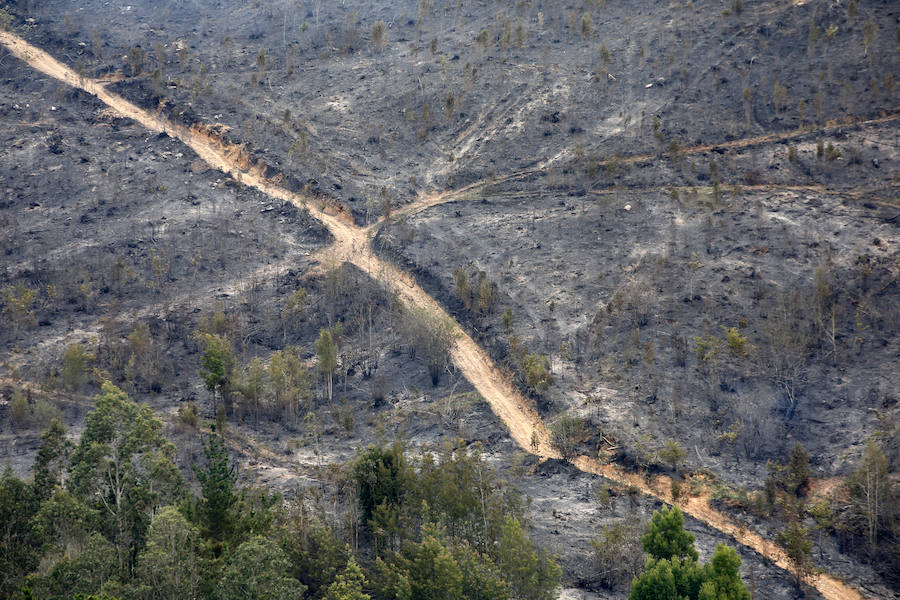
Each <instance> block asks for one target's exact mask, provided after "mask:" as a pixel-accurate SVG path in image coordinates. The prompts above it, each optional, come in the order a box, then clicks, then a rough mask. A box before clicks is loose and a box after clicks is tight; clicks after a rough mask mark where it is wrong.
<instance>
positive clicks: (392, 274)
mask: <svg viewBox="0 0 900 600" xmlns="http://www.w3.org/2000/svg"><path fill="white" fill-rule="evenodd" d="M0 43H2V44H3V45H4V46H6V47H7V48H8V49H9V50H10V52H12V53H13V54H14V55H15V56H16V57H18V58H20V59H21V60H23V61H24V62H27V63H28V64H29V65H31V66H32V67H34V68H35V69H37V70H39V71H41V72H43V73H46V74H47V75H50V76H51V77H55V78H56V79H59V80H61V81H64V82H66V83H68V84H69V85H72V86H73V87H77V88H79V89H82V90H84V91H86V92H88V93H90V94H93V95H94V96H96V97H97V98H98V99H100V100H101V101H103V102H104V103H106V104H107V105H108V106H109V107H110V108H112V109H114V110H116V111H117V112H119V113H120V114H121V115H122V116H125V117H128V118H131V119H134V120H135V121H137V122H139V123H141V124H142V125H144V126H145V127H147V128H148V129H151V130H153V131H164V132H166V133H167V134H168V135H170V136H172V137H175V138H177V139H179V140H181V141H182V142H183V143H185V144H186V145H187V146H189V147H190V148H192V149H193V150H194V151H195V152H196V153H197V154H198V155H199V156H200V157H201V158H202V159H203V160H204V161H205V162H206V163H207V164H209V165H210V166H211V167H214V168H216V169H218V170H221V171H222V172H224V173H226V174H229V175H231V176H232V177H234V178H235V179H236V180H238V181H240V182H242V183H243V184H245V185H250V186H253V187H255V188H257V189H259V190H260V191H262V192H263V193H265V194H267V195H269V196H271V197H273V198H278V199H280V200H283V201H285V202H290V203H291V204H294V205H296V206H297V207H300V208H304V209H306V210H308V211H309V213H310V214H311V215H312V216H314V217H315V218H317V219H319V220H320V221H321V222H322V223H323V224H324V225H325V226H326V227H328V229H329V230H330V231H331V233H332V235H333V236H334V238H335V245H334V254H333V257H334V259H335V260H336V261H348V262H351V263H353V264H354V265H356V266H358V267H359V268H360V269H361V270H363V271H365V272H366V273H368V274H369V275H370V276H372V277H374V278H376V279H377V280H379V281H381V282H382V283H383V284H385V285H386V286H387V287H388V288H390V289H391V290H392V291H393V292H395V293H396V294H397V295H398V296H399V297H400V299H401V300H403V301H404V302H405V303H408V304H410V305H414V306H417V307H419V308H424V309H426V310H428V311H429V312H431V313H432V314H433V315H435V316H437V317H440V318H446V319H449V316H448V315H447V314H446V313H445V312H444V310H443V309H442V308H441V307H440V306H439V305H438V304H437V302H436V301H435V300H434V299H433V298H431V296H429V295H428V294H427V293H426V292H425V291H424V290H423V289H422V288H421V287H419V286H418V284H416V282H415V280H413V278H412V277H411V276H410V275H408V274H407V273H404V272H402V271H400V270H399V269H397V268H396V267H394V266H393V265H391V264H389V263H387V262H385V261H383V260H381V259H380V258H379V257H378V256H376V255H375V253H374V252H373V251H372V249H371V247H370V245H369V243H368V236H367V231H366V230H365V229H362V228H360V227H356V226H355V225H352V224H349V223H347V222H345V221H344V220H342V219H340V218H338V217H336V216H333V215H330V214H328V213H326V212H325V211H324V210H323V209H322V208H321V207H319V206H317V203H316V201H315V200H313V199H311V198H307V197H304V196H302V195H301V194H296V193H294V192H291V191H289V190H286V189H284V188H282V187H280V186H278V185H277V184H275V183H272V182H271V181H269V180H268V179H266V178H265V176H264V174H263V171H264V169H259V168H254V167H253V166H252V165H248V164H247V162H246V160H243V157H244V156H245V155H244V153H243V152H242V150H243V149H242V148H239V147H235V146H228V145H225V144H223V143H222V142H221V141H219V140H216V139H215V138H213V137H212V136H210V135H209V134H208V133H207V132H206V131H205V130H203V129H201V128H199V127H192V128H190V129H189V128H186V127H181V126H176V125H173V124H171V123H168V122H167V121H166V120H165V119H163V118H162V117H160V116H159V115H154V114H151V113H150V112H148V111H145V110H143V109H141V108H139V107H137V106H135V105H134V104H132V103H131V102H128V101H127V100H125V99H124V98H121V97H120V96H117V95H115V94H112V93H109V92H107V91H106V90H105V89H104V88H103V87H102V86H101V85H99V84H98V83H97V82H95V81H93V80H90V79H85V78H82V77H80V76H78V74H77V73H75V72H74V71H72V70H71V69H69V68H68V67H66V66H65V65H63V64H61V63H60V62H58V61H57V60H56V59H54V58H53V57H51V56H50V55H49V54H47V53H46V52H43V51H42V50H39V49H37V48H34V47H33V46H31V45H30V44H28V43H27V42H25V41H24V40H22V39H21V38H19V37H17V36H15V35H13V34H10V33H8V32H0ZM503 179H504V178H497V179H495V180H494V181H500V180H503ZM506 179H508V177H507V178H506ZM469 187H472V186H469ZM451 322H453V327H454V330H455V332H456V334H457V342H456V345H455V347H454V349H453V351H452V356H453V359H454V362H455V363H456V365H457V367H458V368H459V370H460V371H461V372H462V374H463V375H464V376H465V377H466V379H468V380H469V382H470V383H471V384H472V385H473V386H474V387H475V389H476V390H478V392H479V394H481V396H482V397H483V398H484V400H485V401H486V402H487V403H488V404H489V405H490V406H491V409H492V410H493V411H494V413H495V414H497V416H498V417H500V419H501V420H502V421H503V423H504V424H505V425H506V427H507V429H508V430H509V433H510V436H511V437H512V438H513V439H514V440H515V441H516V443H517V444H519V445H520V446H521V447H522V448H523V449H525V450H526V451H527V452H530V453H532V454H535V455H538V456H541V457H545V458H551V457H552V458H559V453H558V452H557V451H556V449H555V448H553V446H552V444H551V443H550V436H549V433H548V430H547V428H546V426H545V425H544V423H543V421H542V420H541V418H540V416H539V415H538V414H537V412H536V411H535V410H534V408H533V407H532V405H531V403H530V402H529V401H528V400H526V399H525V398H524V397H523V396H522V395H521V394H520V393H519V392H518V390H517V389H516V387H515V385H514V384H513V383H512V381H511V380H510V378H509V377H508V376H506V375H505V374H504V373H502V372H501V371H500V370H499V369H498V368H497V367H496V365H494V363H493V361H492V360H491V359H490V357H489V356H488V355H487V353H485V351H484V350H483V349H481V348H480V347H479V346H478V344H476V343H475V341H474V340H472V338H471V337H469V336H468V335H467V334H466V333H465V332H464V331H463V330H462V328H461V327H460V326H459V325H458V324H457V323H456V322H455V321H451ZM571 462H572V464H573V465H575V466H576V467H577V468H578V469H580V470H582V471H585V472H588V473H596V474H599V475H602V476H604V477H607V478H609V479H612V480H614V481H618V482H622V483H625V484H627V485H634V486H636V487H637V488H638V489H640V490H641V491H642V492H644V493H646V494H648V495H651V496H654V497H656V498H659V499H661V500H663V501H665V502H669V503H671V498H670V497H669V495H668V491H667V490H668V483H667V480H666V478H658V479H656V480H655V481H654V482H653V484H648V483H646V482H645V481H644V480H643V479H642V478H641V477H639V476H638V475H636V474H634V473H628V472H626V471H624V470H623V469H621V468H619V467H615V466H613V465H608V464H601V463H600V462H598V461H596V460H594V459H591V458H589V457H586V456H579V457H577V458H574V459H572V460H571ZM678 504H679V505H680V506H681V507H682V508H683V509H684V511H685V512H686V513H687V514H689V515H691V516H693V517H694V518H696V519H698V520H700V521H703V522H705V523H707V524H709V525H710V526H712V527H714V528H715V529H718V530H719V531H721V532H723V533H725V534H726V535H729V536H731V537H733V538H734V539H735V540H736V541H738V542H739V543H741V544H743V545H745V546H747V547H749V548H752V549H753V550H755V551H757V552H759V553H761V554H763V555H765V556H769V557H770V558H773V559H774V560H775V561H776V564H778V565H779V566H780V567H782V568H786V567H787V566H788V562H787V558H786V557H785V556H784V554H783V552H781V551H780V550H779V549H778V548H776V547H775V546H774V544H772V543H771V542H768V541H767V540H765V539H763V538H762V537H761V536H759V535H757V534H755V533H752V532H748V531H745V530H744V529H742V528H741V527H740V526H738V525H736V524H735V523H733V522H732V521H731V520H730V519H729V518H728V517H726V516H725V515H724V514H722V513H719V512H717V511H715V510H714V509H712V508H711V507H710V506H709V504H708V501H707V499H706V498H703V497H694V498H689V499H687V500H685V501H681V502H679V503H678ZM808 583H809V584H810V585H812V586H814V587H815V588H816V589H818V590H819V592H821V593H822V594H823V595H824V596H825V597H826V598H828V599H829V600H860V599H861V598H862V595H861V594H860V593H859V592H857V591H856V590H854V589H853V588H851V587H850V586H848V585H846V584H844V583H842V582H840V581H838V580H837V579H835V578H833V577H831V576H829V575H824V574H823V575H820V576H817V577H815V578H812V579H810V580H809V582H808Z"/></svg>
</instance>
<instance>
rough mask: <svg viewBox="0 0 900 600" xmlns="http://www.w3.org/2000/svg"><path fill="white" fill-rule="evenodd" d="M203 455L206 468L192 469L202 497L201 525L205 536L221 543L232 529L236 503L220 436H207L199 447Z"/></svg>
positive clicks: (231, 471)
mask: <svg viewBox="0 0 900 600" xmlns="http://www.w3.org/2000/svg"><path fill="white" fill-rule="evenodd" d="M203 453H204V454H205V455H206V466H205V467H204V468H202V469H200V468H198V467H197V466H196V465H195V466H194V473H195V474H196V475H197V479H198V480H199V481H200V489H201V495H202V500H201V501H200V513H201V522H202V523H203V527H204V534H205V536H206V537H208V538H211V539H212V540H214V541H216V542H223V541H225V540H226V539H227V538H228V537H229V536H230V535H231V533H232V532H233V529H234V523H235V515H234V509H235V504H236V503H237V500H238V497H237V495H235V493H234V483H235V481H236V480H237V474H236V473H235V472H234V467H232V466H231V465H229V463H228V448H227V446H226V445H225V439H224V438H223V437H222V436H221V435H217V434H215V433H213V434H211V435H210V436H209V437H208V438H207V440H206V443H205V444H204V445H203Z"/></svg>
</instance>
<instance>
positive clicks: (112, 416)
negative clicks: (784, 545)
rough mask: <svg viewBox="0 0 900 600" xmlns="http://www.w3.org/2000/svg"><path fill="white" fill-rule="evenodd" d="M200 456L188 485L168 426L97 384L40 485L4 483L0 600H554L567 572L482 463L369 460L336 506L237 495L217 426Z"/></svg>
mask: <svg viewBox="0 0 900 600" xmlns="http://www.w3.org/2000/svg"><path fill="white" fill-rule="evenodd" d="M203 448H204V455H205V460H204V461H203V464H195V465H193V466H192V469H193V472H194V474H195V476H196V477H195V479H196V483H195V484H194V485H193V486H192V485H191V484H189V483H188V481H186V479H185V477H184V476H183V474H182V473H181V471H180V470H179V469H178V467H177V466H176V460H175V457H176V450H175V447H174V446H173V445H172V444H171V442H169V441H168V440H167V439H166V435H165V431H164V426H163V423H162V422H161V421H160V420H159V419H157V418H156V417H155V416H154V415H153V414H152V412H151V410H150V409H149V407H147V406H144V405H139V404H137V403H135V402H133V401H132V400H131V399H129V398H128V396H127V395H126V394H125V393H124V392H122V391H121V390H120V389H119V388H117V387H115V386H114V385H112V384H111V383H108V382H107V383H104V384H103V386H102V391H101V393H100V394H99V395H98V396H97V398H96V406H95V408H94V409H93V410H92V411H91V412H90V413H89V414H88V416H87V418H86V421H85V427H84V430H83V431H82V434H81V436H80V439H79V440H78V441H77V443H73V442H72V441H70V440H69V438H68V437H67V436H66V432H65V430H64V428H63V426H62V425H60V423H59V422H58V421H56V420H54V421H53V422H52V423H51V425H50V426H49V427H48V428H47V429H46V430H45V431H44V433H43V434H42V436H41V444H40V448H39V451H38V456H37V459H36V462H35V465H34V468H33V471H32V476H31V478H30V479H29V480H23V479H20V478H18V477H16V476H15V475H14V474H13V473H12V472H11V471H10V470H9V469H7V470H6V471H5V472H4V473H3V474H2V476H0V523H2V524H3V530H2V531H0V573H3V579H2V583H0V598H3V599H7V598H8V599H27V598H35V599H39V600H57V599H58V600H69V599H72V598H76V597H79V595H85V596H87V595H97V596H98V597H99V596H101V595H102V596H108V597H111V598H128V599H145V598H146V599H153V600H156V599H176V598H177V599H180V600H183V599H193V598H195V599H201V598H202V599H206V598H209V599H217V600H230V599H235V600H237V599H241V600H245V599H253V598H288V599H290V598H296V599H300V598H321V599H326V600H365V599H371V600H382V599H383V600H388V599H391V600H394V599H396V600H400V599H409V600H413V599H431V598H472V599H485V600H488V599H491V600H497V599H500V600H502V599H503V598H520V599H524V600H545V599H550V598H553V597H554V595H555V590H556V588H557V587H558V584H559V581H560V576H561V571H560V567H559V566H558V565H557V563H556V562H555V560H554V559H553V557H551V556H549V555H548V554H547V553H546V552H544V551H542V550H540V549H538V548H536V547H535V546H534V544H533V543H532V542H531V540H530V539H529V536H528V534H527V527H526V523H525V517H524V502H523V499H522V495H521V494H520V493H519V492H518V491H517V490H516V489H515V488H513V487H511V486H509V485H508V484H507V483H506V482H504V481H503V480H501V479H500V478H499V477H498V476H497V474H496V473H495V472H494V470H493V469H492V468H491V467H489V466H488V465H487V464H486V462H485V461H484V460H483V458H482V456H481V454H480V453H479V451H478V449H477V448H465V447H463V446H462V445H460V446H445V447H443V448H441V449H440V450H439V451H437V452H433V451H430V450H427V449H423V450H422V451H421V452H420V453H419V454H418V455H417V456H415V457H414V458H413V457H412V456H411V455H410V454H409V453H407V452H405V448H404V447H403V446H402V445H401V444H399V443H395V444H393V445H390V446H373V447H370V448H368V449H366V450H364V451H362V452H361V453H360V456H359V457H358V458H357V460H355V461H353V462H352V463H351V464H350V465H347V466H345V467H339V470H341V473H340V474H339V475H337V476H336V477H334V478H332V479H333V480H334V481H340V482H342V487H343V488H344V492H346V493H343V494H335V495H334V496H333V498H328V499H327V500H326V499H325V497H324V495H322V494H321V492H313V493H310V494H308V495H306V496H304V494H299V495H298V497H297V498H296V499H293V500H287V499H285V498H283V497H281V496H280V495H278V494H274V493H271V492H269V491H266V490H261V489H256V488H251V487H241V486H239V485H238V482H237V473H236V471H235V468H234V466H233V464H232V463H231V461H230V460H229V455H228V449H227V444H226V440H225V438H224V437H223V436H222V435H221V434H220V433H216V432H215V427H213V428H212V432H211V433H208V434H205V435H204V440H203ZM192 488H196V490H194V489H192ZM332 501H334V502H336V503H339V504H341V505H340V506H337V505H334V506H331V505H330V504H331V502H332ZM335 515H340V516H341V517H342V518H343V520H342V521H341V520H339V519H337V518H334V517H335Z"/></svg>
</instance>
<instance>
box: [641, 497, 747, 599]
mask: <svg viewBox="0 0 900 600" xmlns="http://www.w3.org/2000/svg"><path fill="white" fill-rule="evenodd" d="M641 544H642V545H643V547H644V551H645V552H646V553H647V554H649V555H650V559H649V560H648V561H647V566H646V569H645V571H644V572H643V573H642V574H641V575H639V576H637V577H635V578H634V580H633V581H632V584H631V593H630V594H629V596H628V598H629V600H669V599H671V600H681V599H689V600H750V598H751V594H750V592H749V590H747V588H746V587H744V584H743V582H741V576H740V566H741V557H740V556H739V555H738V553H737V552H736V551H735V550H734V548H731V547H730V546H725V545H724V544H717V545H716V549H715V552H714V553H713V556H712V560H711V561H710V562H708V563H701V562H699V561H698V554H697V550H696V548H694V535H693V534H692V533H689V532H687V531H685V530H684V516H683V515H682V514H681V510H680V509H679V508H678V507H677V506H675V507H672V508H669V509H666V508H663V509H662V510H661V511H658V512H656V513H654V514H653V518H652V519H651V521H650V524H649V526H648V528H647V533H646V534H645V535H644V537H643V538H641Z"/></svg>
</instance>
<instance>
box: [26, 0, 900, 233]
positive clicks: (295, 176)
mask: <svg viewBox="0 0 900 600" xmlns="http://www.w3.org/2000/svg"><path fill="white" fill-rule="evenodd" d="M429 4H430V5H431V9H427V8H426V9H425V10H423V11H420V10H419V5H418V3H416V2H412V1H411V0H406V1H403V2H395V3H392V4H391V5H390V6H386V5H383V4H380V3H375V2H359V3H352V4H346V3H345V4H324V5H323V4H322V3H317V2H313V1H311V0H310V1H306V2H296V3H293V2H292V3H283V4H279V3H274V4H272V3H250V4H248V3H245V2H231V1H228V2H219V3H217V4H216V5H215V6H214V7H212V6H206V5H204V4H203V3H199V2H175V1H165V2H157V3H152V5H151V4H144V3H135V4H133V5H125V4H123V3H108V2H100V1H99V0H91V1H89V2H85V3H79V5H78V6H73V5H71V4H69V3H67V2H43V3H40V5H39V6H38V7H37V8H36V9H35V11H34V13H33V15H31V16H32V18H35V19H36V23H35V27H34V29H33V30H32V31H31V32H29V36H30V39H33V40H34V41H36V42H38V43H40V44H41V45H42V46H43V47H45V48H46V49H48V50H51V51H56V52H57V54H61V55H63V54H64V55H68V56H69V57H70V60H71V62H80V64H81V65H82V66H83V68H84V69H85V70H86V72H88V73H89V74H92V73H103V72H108V71H111V70H113V71H118V72H121V73H125V74H129V75H131V74H134V75H136V76H135V77H129V78H127V79H126V80H124V81H121V82H120V83H118V87H119V89H120V90H122V91H123V92H124V93H125V94H126V95H128V96H129V97H131V98H132V99H134V100H137V101H139V102H143V103H145V104H149V103H156V102H158V99H159V97H160V96H165V97H166V98H167V102H168V104H169V106H172V105H176V106H178V107H179V110H189V111H190V112H191V113H192V114H194V115H196V117H197V118H198V119H200V120H202V121H204V122H206V123H210V124H211V123H221V124H224V125H226V126H227V127H228V128H229V135H230V136H232V137H233V138H234V139H236V140H238V141H244V142H247V143H249V144H250V145H252V147H253V148H254V150H255V151H256V152H257V153H259V156H261V157H264V159H265V162H266V163H267V164H269V165H270V166H271V167H273V168H275V169H278V170H279V171H282V172H285V173H287V174H289V175H290V176H291V177H292V180H294V181H297V182H299V184H300V185H306V184H309V185H310V186H311V188H312V189H314V190H316V191H318V192H320V193H324V194H326V195H328V196H329V197H333V198H335V199H337V200H339V201H340V202H342V203H343V204H345V205H347V206H349V207H350V208H351V209H352V210H353V213H354V215H355V216H356V219H357V222H360V223H364V222H370V221H371V220H372V219H373V218H374V217H376V216H377V215H378V214H380V207H381V203H382V189H384V190H385V194H386V195H387V196H388V197H389V198H390V199H391V201H392V202H394V203H395V204H405V203H407V202H410V201H411V200H413V199H414V198H415V197H416V196H417V195H418V194H420V193H421V192H423V191H424V190H426V189H429V188H432V189H441V188H444V187H446V186H459V185H463V184H465V183H469V182H471V181H474V180H479V179H482V178H484V177H485V176H486V175H488V174H489V173H496V174H498V175H500V174H504V173H508V172H512V171H515V170H518V169H523V168H527V167H534V166H537V165H540V166H547V165H553V164H556V163H557V162H559V161H560V160H563V159H566V158H572V157H574V156H581V155H582V153H583V154H584V155H585V156H587V157H588V158H591V157H594V158H598V159H602V158H607V157H609V156H613V155H616V154H623V155H628V154H634V153H646V152H655V151H657V150H665V149H668V148H669V146H670V145H671V144H672V143H673V142H674V143H675V144H677V145H680V146H694V145H698V144H711V143H721V142H725V141H728V140H733V139H736V138H742V137H747V136H752V135H759V134H767V133H771V132H774V131H785V130H793V129H796V128H798V127H804V126H815V125H817V124H824V123H826V122H828V121H831V120H842V119H845V118H847V117H869V118H871V117H878V116H880V115H881V114H883V113H884V112H885V111H892V110H894V109H895V108H896V104H895V102H896V89H895V87H894V84H893V79H894V76H895V74H896V73H897V72H898V68H900V64H898V60H900V59H898V54H897V53H896V51H895V49H894V46H895V44H896V41H895V39H894V38H895V33H896V32H895V29H896V23H895V22H896V18H897V7H896V6H895V5H894V3H891V2H887V1H885V2H871V3H863V4H862V5H861V6H859V7H858V11H857V13H856V15H855V16H851V15H850V14H849V13H848V11H847V7H846V6H844V5H843V4H841V3H829V2H822V1H818V2H804V3H785V2H775V1H769V2H754V3H747V6H746V7H744V8H743V10H742V12H741V13H740V14H728V13H729V11H723V8H722V3H720V2H712V1H704V2H694V3H691V4H690V5H684V4H672V5H665V4H659V3H657V2H652V1H649V0H647V1H641V2H628V3H620V2H608V3H604V4H603V6H602V7H599V6H598V7H596V8H594V9H590V8H589V7H588V8H586V7H585V6H583V5H582V3H575V2H569V3H546V2H528V3H520V4H518V5H516V6H502V5H497V6H491V5H489V3H486V2H463V3H457V2H450V1H446V2H443V1H437V2H432V3H429ZM584 14H588V15H589V17H590V21H589V22H588V23H587V24H583V16H584ZM379 20H381V21H383V22H384V23H385V34H384V42H383V43H382V44H381V45H376V44H375V43H374V42H373V40H372V37H371V27H372V25H373V24H375V23H376V21H379ZM132 50H134V53H132ZM132 70H134V73H132ZM157 71H158V72H157Z"/></svg>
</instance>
